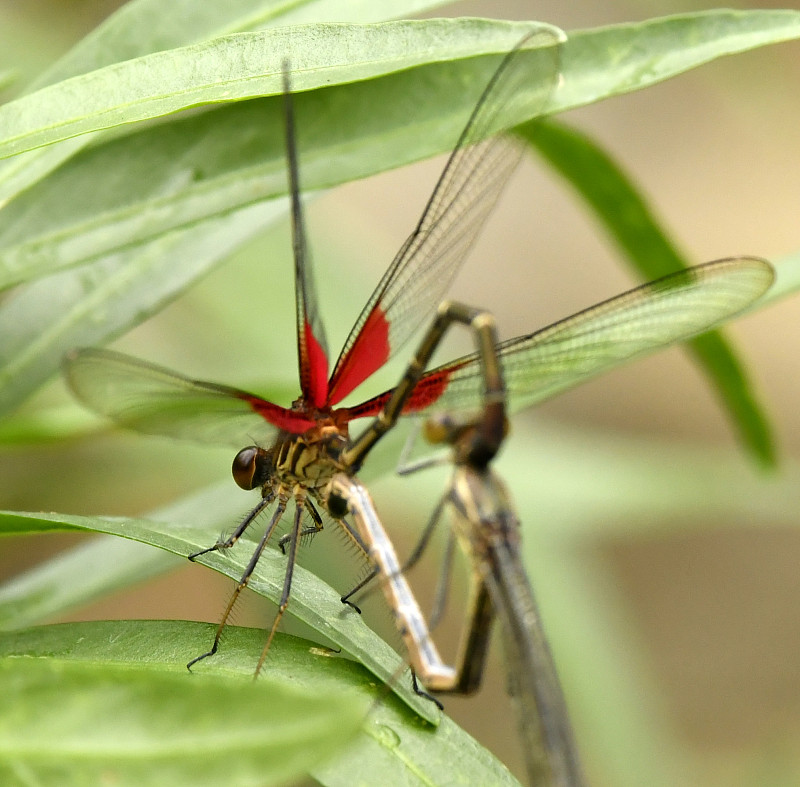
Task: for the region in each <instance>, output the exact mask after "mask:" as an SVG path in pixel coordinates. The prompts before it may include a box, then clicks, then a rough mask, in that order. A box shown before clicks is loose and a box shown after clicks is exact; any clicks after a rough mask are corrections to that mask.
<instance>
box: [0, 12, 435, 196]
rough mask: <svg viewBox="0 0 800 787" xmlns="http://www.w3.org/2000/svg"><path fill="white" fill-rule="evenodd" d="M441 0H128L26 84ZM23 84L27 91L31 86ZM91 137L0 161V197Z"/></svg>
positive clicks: (383, 15) (382, 15)
mask: <svg viewBox="0 0 800 787" xmlns="http://www.w3.org/2000/svg"><path fill="white" fill-rule="evenodd" d="M442 4H443V3H442V0H394V2H391V3H389V2H387V1H386V0H305V2H303V1H302V0H300V1H299V2H292V3H288V4H287V3H286V2H284V0H231V2H226V3H197V2H196V0H172V2H170V3H162V2H160V0H134V2H129V3H126V4H125V5H124V6H123V7H122V8H120V9H119V10H118V11H117V12H116V13H115V14H112V15H111V16H110V17H109V18H108V19H106V20H105V21H104V22H103V23H102V24H101V25H100V26H99V27H97V28H96V29H95V30H94V31H93V32H92V33H90V34H89V35H88V36H86V38H84V39H83V40H82V41H80V42H78V43H77V44H76V45H75V46H74V47H73V48H72V49H71V50H70V51H69V52H68V53H67V54H66V55H64V56H63V57H62V58H61V59H60V60H59V61H58V62H56V63H55V64H54V65H53V66H52V67H51V68H49V69H48V70H47V71H46V72H45V73H44V74H43V75H42V76H41V77H40V78H39V79H37V80H36V82H35V83H34V84H33V85H32V86H31V88H30V90H34V89H37V88H41V87H44V86H46V85H50V84H53V83H55V82H60V81H62V80H64V79H69V78H70V77H75V76H79V75H80V74H85V73H88V72H89V71H94V70H96V69H99V68H103V67H104V66H108V65H111V64H113V63H118V62H121V61H123V60H131V59H133V58H137V57H141V56H143V55H147V54H151V53H153V52H159V51H163V50H167V49H173V48H175V47H180V46H184V45H187V44H192V43H196V42H199V41H204V40H207V39H210V38H214V37H216V36H221V35H225V34H229V33H233V32H236V31H241V30H252V29H257V28H260V27H264V26H270V25H286V24H290V23H301V22H325V21H330V22H375V21H381V20H383V19H387V18H391V17H393V16H408V15H412V14H415V13H418V12H421V11H426V10H429V9H431V8H434V7H436V6H438V5H442ZM30 90H29V92H30ZM90 140H91V137H88V136H87V137H85V138H84V139H82V140H79V141H78V140H74V141H72V142H70V143H68V144H64V145H59V146H58V147H50V148H49V149H46V150H37V151H32V152H30V153H28V154H25V155H24V156H22V157H20V158H19V159H16V160H14V161H0V204H3V203H4V202H6V201H8V200H10V199H12V198H13V197H14V195H16V194H19V193H20V192H22V191H24V190H25V189H26V188H28V187H30V186H31V185H32V184H33V183H35V182H36V181H37V180H39V179H40V178H42V177H44V176H45V175H46V174H47V173H49V172H50V171H52V170H53V169H55V168H56V167H57V166H59V165H60V164H61V163H62V162H64V161H65V160H67V159H68V158H69V157H70V156H72V155H73V154H74V153H76V152H77V151H79V150H80V149H81V148H82V147H83V146H84V145H86V144H88V143H89V141H90Z"/></svg>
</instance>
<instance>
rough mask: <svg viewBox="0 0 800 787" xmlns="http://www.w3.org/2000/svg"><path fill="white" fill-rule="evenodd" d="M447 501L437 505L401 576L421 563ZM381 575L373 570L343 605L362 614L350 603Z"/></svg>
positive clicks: (444, 499) (350, 593)
mask: <svg viewBox="0 0 800 787" xmlns="http://www.w3.org/2000/svg"><path fill="white" fill-rule="evenodd" d="M446 501H447V498H446V497H443V498H442V499H441V500H440V501H439V503H438V504H437V506H436V508H435V509H434V511H433V514H431V517H430V519H429V520H428V524H427V525H425V529H424V530H423V531H422V535H421V536H420V538H419V540H418V541H417V544H416V546H415V547H414V550H413V551H412V553H411V554H410V555H409V556H408V558H407V559H406V562H405V563H404V564H403V565H402V567H401V568H400V573H401V574H405V573H406V572H407V571H410V570H411V569H412V568H413V567H414V566H415V565H416V564H417V563H418V562H419V559H420V558H421V557H422V555H423V553H424V552H425V549H426V548H427V546H428V543H429V541H430V538H431V535H432V534H433V531H434V529H435V528H436V525H437V524H438V521H439V518H440V516H441V514H442V510H443V508H444V504H445V502H446ZM359 540H360V539H359ZM362 548H363V549H364V552H365V553H366V552H367V550H366V547H362ZM379 573H380V571H379V569H378V568H373V569H372V571H370V573H369V574H367V576H365V577H364V579H362V580H361V581H360V582H359V583H358V584H357V585H356V586H355V587H354V588H353V589H352V590H350V591H349V592H348V593H346V594H345V595H344V596H342V598H341V602H342V604H347V605H348V606H349V607H352V608H353V609H355V610H356V612H358V613H359V614H361V609H360V608H359V607H358V606H356V604H354V603H353V602H352V601H350V599H351V598H352V597H353V596H355V595H356V593H358V592H360V591H361V590H363V589H364V588H365V587H367V585H369V584H370V583H371V582H372V580H374V579H375V577H377V576H378V574H379Z"/></svg>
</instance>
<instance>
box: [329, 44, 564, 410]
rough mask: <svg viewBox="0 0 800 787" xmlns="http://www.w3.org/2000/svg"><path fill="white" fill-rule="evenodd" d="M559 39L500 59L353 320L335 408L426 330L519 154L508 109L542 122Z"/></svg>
mask: <svg viewBox="0 0 800 787" xmlns="http://www.w3.org/2000/svg"><path fill="white" fill-rule="evenodd" d="M559 43H560V39H559V38H558V36H557V35H556V34H555V32H553V31H552V30H551V29H540V30H536V31H534V32H532V33H530V34H528V35H527V36H526V37H525V38H523V39H522V41H520V43H519V44H518V45H517V46H516V47H515V48H514V49H513V50H512V51H511V52H509V53H508V54H507V55H506V56H505V57H504V58H503V60H502V62H501V64H500V66H499V68H498V70H497V71H496V72H495V74H494V76H493V77H492V79H491V80H490V82H489V84H488V85H487V86H486V88H485V89H484V91H483V93H482V95H481V97H480V98H479V100H478V103H477V105H476V107H475V109H474V111H473V113H472V115H471V116H470V118H469V120H468V122H467V125H466V127H465V128H464V131H463V132H462V133H461V136H460V138H459V140H458V142H457V143H456V146H455V148H454V150H453V152H452V154H451V155H450V158H449V160H448V162H447V164H446V165H445V168H444V171H443V172H442V174H441V176H440V177H439V180H438V182H437V184H436V186H435V188H434V190H433V194H432V195H431V197H430V200H429V201H428V204H427V206H426V207H425V211H424V212H423V214H422V218H421V219H420V221H419V224H417V227H416V228H415V229H414V232H412V234H411V235H410V236H409V237H408V239H407V240H406V242H405V243H404V244H403V246H402V248H401V249H400V251H399V252H398V253H397V256H396V257H395V258H394V261H393V262H392V264H391V265H390V266H389V268H388V270H387V271H386V273H385V274H384V276H383V278H382V279H381V281H380V283H379V284H378V287H377V288H376V289H375V292H373V294H372V296H371V297H370V299H369V301H368V302H367V305H366V306H365V307H364V309H363V311H362V312H361V314H360V315H359V317H358V319H357V320H356V323H355V325H354V326H353V329H352V331H351V332H350V335H349V336H348V338H347V341H346V342H345V345H344V348H343V349H342V353H341V355H340V356H339V359H338V360H337V362H336V366H335V368H334V371H333V374H332V376H331V381H330V385H329V404H332V405H335V404H337V403H338V402H340V401H341V400H342V399H343V398H344V397H345V396H346V395H347V394H348V393H350V392H351V391H352V390H353V389H355V388H356V387H357V386H358V385H359V384H360V383H362V382H363V381H364V380H366V379H367V377H369V376H370V375H371V374H372V373H373V372H374V371H376V370H377V369H379V368H380V367H381V366H383V364H384V363H386V361H387V360H388V359H389V358H390V357H391V356H392V355H393V354H394V353H395V352H396V351H397V350H398V349H399V348H400V347H401V346H402V345H403V344H404V343H405V342H406V341H407V340H408V338H409V337H410V336H411V334H412V333H414V331H415V330H416V329H417V328H419V326H420V325H421V324H423V323H425V322H426V321H427V319H428V317H429V315H431V314H432V313H433V310H434V309H435V308H436V306H437V305H438V304H439V302H440V301H441V300H442V297H443V295H444V293H445V291H446V289H447V288H448V287H449V285H450V283H451V281H452V280H453V277H454V276H455V274H456V271H457V270H458V267H459V265H461V263H462V262H463V260H464V258H465V256H466V253H467V251H468V250H469V248H470V246H471V245H472V243H473V241H474V240H475V238H476V236H477V235H478V233H479V232H480V230H481V228H482V226H483V224H484V222H485V221H486V219H487V217H488V215H489V213H490V211H491V209H492V207H493V206H494V204H495V202H496V200H497V197H498V196H499V194H500V192H501V190H502V189H503V186H505V184H506V182H507V181H508V178H509V177H510V175H511V173H512V172H513V171H514V169H515V167H516V165H517V163H518V162H519V159H520V156H521V154H522V149H521V147H520V145H519V144H518V143H517V142H516V141H515V140H513V139H512V138H510V137H507V136H495V137H490V138H488V139H486V137H487V136H488V135H489V134H492V133H497V131H499V130H500V128H499V125H500V123H501V116H502V114H503V112H504V110H507V109H508V107H509V106H510V105H511V104H512V103H513V102H520V103H521V104H523V105H524V106H525V108H526V112H525V113H524V114H525V115H527V117H535V116H537V115H540V114H541V113H542V112H543V110H544V109H545V108H546V105H547V99H548V98H549V96H550V94H551V93H552V90H553V88H554V86H555V85H556V82H557V78H558V64H559V47H558V44H559Z"/></svg>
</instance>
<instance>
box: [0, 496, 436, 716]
mask: <svg viewBox="0 0 800 787" xmlns="http://www.w3.org/2000/svg"><path fill="white" fill-rule="evenodd" d="M199 502H200V501H199V500H198V501H196V503H197V504H198V509H197V510H198V513H201V512H200V511H199ZM182 513H183V515H184V516H185V519H184V520H183V521H190V522H192V525H191V526H189V525H182V524H181V523H180V519H177V520H176V518H175V517H173V518H171V520H170V521H168V522H164V521H161V522H156V521H146V520H141V519H125V518H122V517H117V518H110V517H82V516H74V515H69V514H28V513H23V512H2V513H0V532H3V533H6V534H23V533H25V534H31V533H37V532H48V531H52V530H88V531H93V532H99V533H109V534H112V535H117V536H122V537H124V538H129V539H133V540H135V541H140V542H142V543H145V544H150V545H151V546H155V547H159V548H160V549H162V550H166V551H167V552H172V553H173V554H176V555H182V556H186V555H189V554H192V553H193V552H198V551H200V550H201V549H204V548H206V547H207V546H209V544H211V543H213V542H214V541H215V540H216V538H217V537H218V535H219V529H218V528H217V529H215V530H213V531H209V529H198V528H197V526H196V518H195V517H194V516H193V511H192V510H191V509H190V508H188V507H183V509H182ZM201 519H202V518H201ZM332 524H335V523H332ZM242 541H244V543H241V544H240V546H239V547H238V548H234V549H230V550H227V551H226V552H225V553H224V554H220V553H219V552H212V553H210V554H207V555H203V556H201V557H200V558H198V559H197V562H198V563H202V564H203V565H207V566H209V567H210V568H213V569H214V570H216V571H219V572H220V573H222V574H225V575H226V576H228V577H231V578H232V579H234V580H236V581H238V580H239V578H240V577H241V576H242V574H243V573H244V570H245V568H246V567H247V564H248V562H249V559H250V556H251V554H252V551H253V548H254V546H255V545H254V544H253V543H252V542H249V541H245V540H244V539H242ZM285 574H286V557H285V556H284V555H283V554H281V553H280V552H279V551H278V550H266V551H265V552H264V554H263V555H262V556H261V559H260V560H259V563H258V567H257V568H256V571H255V572H254V573H253V575H252V577H251V579H250V582H249V583H248V587H249V588H250V589H251V590H253V591H255V592H256V593H258V594H259V595H262V596H265V597H266V598H269V599H270V600H271V601H274V602H276V603H277V602H278V601H279V599H280V598H281V594H282V592H283V582H284V576H285ZM340 596H341V594H340V593H337V592H336V591H335V590H333V589H332V588H331V587H330V586H329V585H327V584H325V583H324V582H323V581H322V580H320V579H319V578H318V577H316V576H314V574H312V573H310V572H309V571H306V570H305V569H304V568H303V567H302V566H296V567H295V570H294V579H293V583H292V598H291V604H290V605H289V612H290V613H291V614H292V615H294V616H295V617H297V618H298V619H299V620H302V621H303V622H304V623H306V624H308V625H309V626H311V627H312V628H313V629H314V630H315V631H316V632H318V633H319V634H320V635H321V636H322V637H324V638H326V639H327V640H329V641H330V642H333V643H334V644H335V645H336V646H338V647H340V648H342V649H344V650H345V651H346V652H347V653H349V654H351V655H352V656H353V657H354V658H356V659H358V661H360V662H361V663H362V664H364V666H366V667H367V669H369V670H370V671H371V672H372V673H373V674H374V675H376V676H377V677H379V678H380V679H381V680H382V681H383V682H391V681H392V680H393V678H394V677H395V676H396V672H397V669H398V667H399V666H400V665H401V664H402V662H401V661H400V660H399V659H398V656H397V654H396V653H394V651H392V649H391V648H390V647H389V646H388V645H387V644H386V643H385V642H383V641H382V640H381V639H379V638H378V637H377V636H376V635H375V634H374V633H373V632H372V631H371V630H370V629H369V628H368V627H367V625H366V624H365V623H364V622H363V620H362V619H361V616H360V615H358V614H357V613H355V612H354V611H353V610H352V609H350V608H349V607H346V606H345V605H343V604H342V603H341V601H340ZM31 600H32V601H33V602H34V603H35V602H36V601H37V599H35V598H33V599H31ZM12 611H13V612H15V613H16V615H17V616H19V617H20V618H21V620H23V621H25V622H27V620H28V619H29V617H28V616H27V615H25V613H26V610H25V607H24V603H20V601H19V600H17V604H16V607H13V606H12ZM7 625H12V626H13V625H14V621H13V620H12V621H10V622H9V623H8V624H7ZM253 667H254V668H255V664H253ZM198 669H200V668H198ZM396 691H398V692H399V694H400V695H401V696H402V697H403V698H404V700H405V701H406V702H407V703H408V704H409V706H410V707H412V708H414V710H416V711H417V713H419V714H420V715H422V716H423V717H424V718H426V719H428V720H429V721H435V720H436V716H435V715H434V714H433V712H432V709H431V704H430V702H428V701H427V700H422V699H420V698H419V697H417V696H416V695H415V694H414V693H413V692H411V691H410V689H409V688H408V687H407V686H406V685H405V681H403V682H401V683H400V684H397V685H396Z"/></svg>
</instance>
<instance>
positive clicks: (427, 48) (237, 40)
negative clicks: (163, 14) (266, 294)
mask: <svg viewBox="0 0 800 787" xmlns="http://www.w3.org/2000/svg"><path fill="white" fill-rule="evenodd" d="M537 26H538V25H535V24H528V25H525V24H521V23H511V22H500V21H490V20H480V19H434V20H426V21H417V22H386V23H383V24H372V25H299V26H294V27H279V28H275V29H270V30H266V31H263V32H257V33H238V34H234V35H230V36H224V37H222V38H216V39H213V40H211V41H204V42H202V43H199V44H194V45H192V46H189V47H182V48H179V49H172V50H167V51H165V52H156V53H154V54H152V55H146V56H145V57H142V58H135V59H133V60H127V61H124V62H122V63H117V64H114V65H112V66H108V67H106V68H102V69H99V70H98V71H92V72H89V73H88V74H84V75H81V76H78V77H74V78H72V79H69V80H66V81H64V82H59V83H57V84H55V85H51V86H48V87H46V88H43V89H42V90H39V91H37V92H36V93H33V94H30V95H28V96H24V97H22V98H20V99H18V100H17V101H13V102H11V103H10V104H7V105H6V106H3V107H0V157H2V158H5V157H8V156H13V155H16V154H19V153H23V152H25V151H27V150H32V149H34V148H37V147H41V146H43V145H48V144H52V143H53V142H58V141H61V140H65V139H69V138H70V137H74V136H77V135H79V134H85V133H87V132H90V131H98V130H101V129H106V128H113V127H115V126H119V125H122V124H125V123H133V122H136V121H140V120H147V119H153V118H158V117H163V116H164V115H169V114H172V113H174V112H178V111H180V110H182V109H187V108H189V107H195V106H201V105H203V104H210V103H221V102H230V101H240V100H242V99H247V98H257V97H260V96H269V95H275V94H279V93H280V92H281V90H282V77H281V69H282V64H283V62H284V61H285V60H287V59H288V61H289V62H290V64H291V68H292V71H293V75H294V76H293V88H294V90H296V91H298V92H304V91H306V90H310V89H314V88H319V87H323V86H325V87H330V86H333V85H341V84H346V83H349V82H357V81H362V80H369V79H375V78H376V77H378V76H386V75H389V74H394V73H397V72H400V71H405V70H407V69H409V68H413V67H415V66H420V65H425V64H428V63H430V62H437V61H444V62H447V61H452V60H463V59H466V58H469V57H474V56H476V55H483V54H498V53H503V52H507V51H508V50H510V49H511V48H512V47H513V46H514V44H515V43H517V41H519V39H520V38H521V37H522V36H523V35H524V34H525V33H526V32H527V31H530V30H531V29H532V28H536V27H537ZM541 27H542V28H543V30H545V31H546V32H547V33H548V35H547V36H543V38H542V41H541V43H542V44H545V45H548V44H551V43H552V42H553V41H554V40H556V38H557V36H559V35H560V34H559V32H558V31H557V30H556V29H555V28H552V27H550V26H545V25H541ZM376 53H379V55H378V56H377V57H376Z"/></svg>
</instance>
